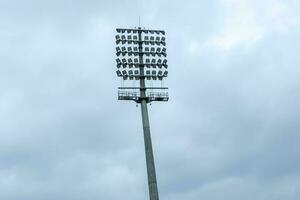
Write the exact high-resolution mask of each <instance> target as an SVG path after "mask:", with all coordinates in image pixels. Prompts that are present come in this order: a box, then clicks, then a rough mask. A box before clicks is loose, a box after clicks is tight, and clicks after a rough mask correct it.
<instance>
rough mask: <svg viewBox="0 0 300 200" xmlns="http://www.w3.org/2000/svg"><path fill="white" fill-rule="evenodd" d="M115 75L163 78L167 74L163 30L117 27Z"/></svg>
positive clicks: (150, 78) (149, 78) (125, 78)
mask: <svg viewBox="0 0 300 200" xmlns="http://www.w3.org/2000/svg"><path fill="white" fill-rule="evenodd" d="M117 33H118V34H117V35H116V44H117V47H116V55H117V59H116V64H117V68H118V69H117V71H116V73H117V76H118V77H121V78H123V79H124V80H140V79H146V80H163V78H165V77H167V75H168V71H167V68H168V64H167V59H166V57H167V53H166V47H165V46H166V38H165V32H164V31H158V30H144V29H117Z"/></svg>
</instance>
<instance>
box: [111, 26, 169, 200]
mask: <svg viewBox="0 0 300 200" xmlns="http://www.w3.org/2000/svg"><path fill="white" fill-rule="evenodd" d="M116 31H117V35H116V36H115V39H116V44H117V45H119V46H117V47H116V55H117V59H116V65H117V69H118V70H117V71H116V75H117V76H118V77H121V78H123V80H124V81H125V82H135V83H138V84H139V87H120V88H119V92H118V99H119V100H133V101H135V102H136V103H138V104H141V111H142V121H143V130H144V139H145V148H146V149H145V150H146V160H147V162H146V163H147V175H148V184H149V185H148V186H149V194H150V200H158V190H157V185H156V175H155V166H154V160H153V153H152V145H151V137H150V129H149V127H150V126H149V119H148V111H147V103H150V102H152V101H168V99H169V96H168V93H167V92H166V91H167V89H168V88H166V87H162V86H161V87H153V86H152V82H153V81H154V82H161V83H162V81H163V80H164V79H165V78H166V77H167V76H168V71H167V68H168V65H167V59H166V56H167V53H166V48H165V46H166V38H165V37H164V35H165V31H163V30H148V29H142V28H141V27H138V28H134V29H120V28H118V29H116ZM162 56H163V57H162ZM121 67H122V68H121ZM133 67H134V68H133ZM149 90H150V91H149ZM150 184H151V185H150Z"/></svg>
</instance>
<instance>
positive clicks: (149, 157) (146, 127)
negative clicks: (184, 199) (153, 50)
mask: <svg viewBox="0 0 300 200" xmlns="http://www.w3.org/2000/svg"><path fill="white" fill-rule="evenodd" d="M139 29H141V28H140V27H139ZM138 34H139V63H140V64H141V65H140V67H139V69H140V75H141V77H140V92H141V111H142V121H143V131H144V142H145V154H146V164H147V176H148V187H149V196H150V200H159V197H158V189H157V182H156V173H155V165H154V157H153V150H152V142H151V135H150V124H149V117H148V109H147V101H146V98H145V97H146V88H145V76H144V65H143V53H142V51H143V42H142V32H141V31H139V32H138Z"/></svg>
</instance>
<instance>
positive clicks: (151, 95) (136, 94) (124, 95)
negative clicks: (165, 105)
mask: <svg viewBox="0 0 300 200" xmlns="http://www.w3.org/2000/svg"><path fill="white" fill-rule="evenodd" d="M118 99H119V100H133V101H136V102H140V100H141V99H146V100H147V101H148V102H151V101H168V100H169V94H168V92H153V91H149V92H146V97H141V93H140V91H139V90H137V89H136V90H134V91H128V90H125V89H119V91H118Z"/></svg>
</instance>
